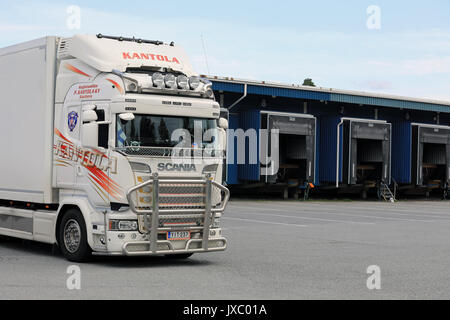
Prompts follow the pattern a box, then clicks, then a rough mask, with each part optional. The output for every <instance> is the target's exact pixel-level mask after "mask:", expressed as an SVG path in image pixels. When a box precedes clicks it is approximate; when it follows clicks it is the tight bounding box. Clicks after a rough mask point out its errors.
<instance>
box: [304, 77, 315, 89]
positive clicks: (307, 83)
mask: <svg viewBox="0 0 450 320" xmlns="http://www.w3.org/2000/svg"><path fill="white" fill-rule="evenodd" d="M303 85H304V86H310V87H315V86H316V85H315V84H314V82H313V81H312V79H311V78H306V79H305V80H303Z"/></svg>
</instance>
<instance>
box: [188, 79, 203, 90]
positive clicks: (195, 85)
mask: <svg viewBox="0 0 450 320" xmlns="http://www.w3.org/2000/svg"><path fill="white" fill-rule="evenodd" d="M189 86H190V87H191V89H192V90H195V89H197V88H198V87H199V86H200V79H199V78H198V77H190V78H189Z"/></svg>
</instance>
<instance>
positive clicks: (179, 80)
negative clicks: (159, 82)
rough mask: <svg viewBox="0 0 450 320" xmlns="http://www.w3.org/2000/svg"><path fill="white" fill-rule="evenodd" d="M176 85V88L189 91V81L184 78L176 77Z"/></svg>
mask: <svg viewBox="0 0 450 320" xmlns="http://www.w3.org/2000/svg"><path fill="white" fill-rule="evenodd" d="M177 84H178V88H180V89H183V90H187V89H189V80H188V78H187V77H186V76H183V75H181V76H178V77H177Z"/></svg>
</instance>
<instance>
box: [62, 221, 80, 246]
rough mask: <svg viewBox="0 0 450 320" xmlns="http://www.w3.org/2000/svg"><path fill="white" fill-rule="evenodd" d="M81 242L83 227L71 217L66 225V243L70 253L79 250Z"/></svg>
mask: <svg viewBox="0 0 450 320" xmlns="http://www.w3.org/2000/svg"><path fill="white" fill-rule="evenodd" d="M80 243H81V228H80V225H79V224H78V222H77V221H76V220H74V219H70V220H69V221H67V222H66V224H65V226H64V245H65V247H66V249H67V251H69V252H70V253H74V252H76V251H77V250H78V248H79V247H80Z"/></svg>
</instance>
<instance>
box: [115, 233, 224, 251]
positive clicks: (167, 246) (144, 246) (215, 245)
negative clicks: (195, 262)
mask: <svg viewBox="0 0 450 320" xmlns="http://www.w3.org/2000/svg"><path fill="white" fill-rule="evenodd" d="M202 244H203V240H202V239H190V240H188V241H186V244H185V245H184V248H181V249H177V248H176V247H175V246H176V244H174V243H173V242H172V241H168V240H158V242H157V250H156V251H155V252H154V251H152V250H150V243H149V242H148V241H132V242H126V243H124V245H123V247H122V253H123V254H124V255H127V256H151V255H161V254H180V253H198V252H212V251H224V250H225V249H226V248H227V239H226V238H223V237H220V238H215V239H209V240H208V247H207V248H203V246H202Z"/></svg>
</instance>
